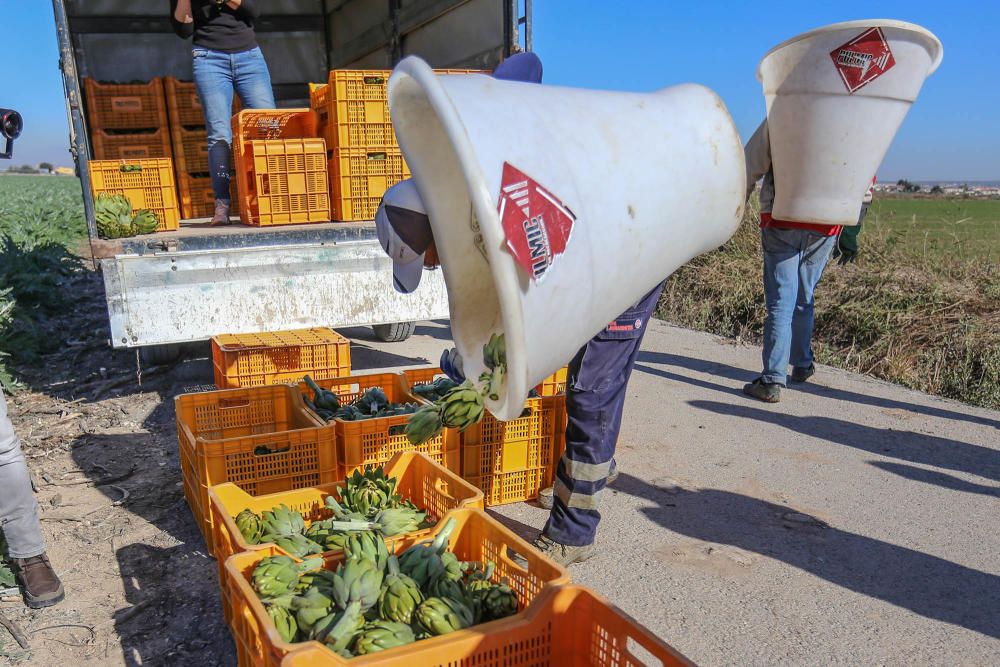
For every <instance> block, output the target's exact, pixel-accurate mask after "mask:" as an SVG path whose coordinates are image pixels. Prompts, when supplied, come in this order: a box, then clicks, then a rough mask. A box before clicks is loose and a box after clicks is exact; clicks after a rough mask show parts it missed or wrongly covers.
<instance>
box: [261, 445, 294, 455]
mask: <svg viewBox="0 0 1000 667" xmlns="http://www.w3.org/2000/svg"><path fill="white" fill-rule="evenodd" d="M290 451H292V446H291V445H289V446H288V447H282V448H281V449H271V448H270V447H268V446H267V445H257V446H256V447H254V449H253V454H254V456H270V455H271V454H287V453H288V452H290Z"/></svg>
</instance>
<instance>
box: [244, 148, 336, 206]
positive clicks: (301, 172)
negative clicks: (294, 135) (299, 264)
mask: <svg viewBox="0 0 1000 667" xmlns="http://www.w3.org/2000/svg"><path fill="white" fill-rule="evenodd" d="M245 148H246V150H247V156H246V159H247V160H248V161H249V162H250V163H251V164H252V166H251V174H250V178H249V179H248V182H249V183H250V188H251V190H250V191H249V192H248V193H245V194H243V205H244V206H246V207H249V211H246V210H245V211H244V216H243V220H244V222H247V224H252V225H260V226H265V225H287V224H296V223H303V222H328V221H329V220H330V193H329V176H328V175H327V171H326V168H327V165H326V142H325V141H323V140H322V139H272V140H258V141H250V142H247V144H246V146H245Z"/></svg>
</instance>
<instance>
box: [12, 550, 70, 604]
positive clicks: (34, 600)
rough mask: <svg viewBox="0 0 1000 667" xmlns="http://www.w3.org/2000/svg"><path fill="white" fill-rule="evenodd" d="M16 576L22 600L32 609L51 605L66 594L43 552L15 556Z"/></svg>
mask: <svg viewBox="0 0 1000 667" xmlns="http://www.w3.org/2000/svg"><path fill="white" fill-rule="evenodd" d="M13 560H14V566H15V568H17V578H18V579H19V580H20V581H21V586H22V588H23V589H24V602H25V603H26V604H27V605H28V606H29V607H31V608H32V609H41V608H42V607H51V606H52V605H54V604H56V603H58V602H60V601H62V599H63V598H64V597H66V594H65V593H64V592H63V585H62V582H61V581H59V577H57V576H56V573H55V570H53V569H52V563H50V562H49V557H48V556H46V555H45V554H40V555H38V556H32V557H31V558H15V559H13Z"/></svg>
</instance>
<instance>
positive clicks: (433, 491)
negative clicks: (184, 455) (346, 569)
mask: <svg viewBox="0 0 1000 667" xmlns="http://www.w3.org/2000/svg"><path fill="white" fill-rule="evenodd" d="M385 474H386V475H388V476H389V477H395V478H396V480H397V484H396V492H397V493H399V494H400V495H401V496H402V497H403V498H406V499H408V500H411V501H412V502H413V503H414V504H415V505H416V506H417V507H420V508H422V509H424V510H426V512H427V515H428V517H430V518H432V519H434V520H436V521H440V520H441V518H442V517H444V515H445V514H447V513H448V512H450V511H452V510H455V509H460V508H477V509H482V508H483V494H482V493H480V491H479V489H477V488H475V487H474V486H472V485H471V484H469V483H468V482H466V481H464V480H463V479H462V478H461V477H459V476H458V475H457V474H456V473H453V472H451V471H450V470H447V469H445V468H442V467H441V466H440V465H438V464H437V463H435V462H434V461H431V460H430V459H429V458H427V457H426V456H424V455H423V454H421V453H419V452H399V453H398V454H396V455H395V456H394V457H392V460H391V461H389V462H388V463H387V464H386V465H385ZM342 484H343V481H341V482H337V483H336V484H323V485H320V486H311V487H308V488H304V489H297V490H295V491H283V492H281V493H272V494H269V495H266V496H257V497H253V496H250V495H249V494H248V493H247V492H246V491H244V490H242V489H241V488H239V487H238V486H236V485H235V484H228V483H227V484H217V485H216V486H213V487H212V488H210V489H209V490H208V502H209V511H210V512H211V515H212V532H213V539H212V543H213V547H214V555H215V558H216V560H218V563H219V581H220V582H221V583H223V584H224V582H225V570H224V568H223V565H224V563H225V561H226V559H227V558H229V557H230V556H232V555H233V554H235V553H240V552H243V551H256V550H260V549H274V550H276V551H277V552H278V553H283V554H284V553H286V552H285V551H284V550H282V549H281V548H280V547H278V546H276V545H274V544H271V543H269V542H268V543H266V544H248V543H247V541H246V540H245V539H243V535H242V534H241V533H240V531H239V529H238V528H237V527H236V521H235V516H236V515H237V514H239V513H240V512H242V511H243V510H244V509H251V510H253V511H254V512H256V513H257V514H260V513H261V512H264V511H266V510H270V509H272V508H274V507H277V506H278V505H281V504H285V505H287V506H288V507H289V508H291V509H293V510H295V511H297V512H301V513H302V515H303V517H304V518H305V521H306V525H307V526H308V525H309V524H311V523H312V522H313V521H319V520H321V519H328V518H330V517H331V516H332V513H331V512H330V510H328V509H327V508H326V505H325V501H326V498H327V497H328V496H334V497H335V498H337V499H338V500H339V499H340V495H339V493H338V492H337V487H338V486H341V485H342ZM430 532H431V528H425V529H422V530H419V531H415V532H413V533H407V536H408V537H420V536H422V535H426V534H427V533H430ZM392 539H399V538H398V537H394V538H392ZM286 555H290V554H286ZM225 601H226V599H225V596H223V603H225ZM223 611H224V613H225V616H226V620H229V619H230V610H229V609H228V608H226V607H224V608H223Z"/></svg>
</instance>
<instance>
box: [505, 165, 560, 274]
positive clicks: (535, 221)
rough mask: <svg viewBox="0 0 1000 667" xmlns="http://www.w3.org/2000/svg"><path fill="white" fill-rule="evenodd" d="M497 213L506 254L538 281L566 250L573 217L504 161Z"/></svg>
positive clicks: (541, 188)
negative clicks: (504, 239) (504, 237)
mask: <svg viewBox="0 0 1000 667" xmlns="http://www.w3.org/2000/svg"><path fill="white" fill-rule="evenodd" d="M497 211H498V212H499V214H500V224H501V225H502V226H503V231H504V235H505V236H506V245H507V252H509V253H510V254H511V256H512V257H513V258H514V261H516V262H517V263H518V265H519V266H520V267H521V268H523V269H524V270H525V271H526V272H527V273H528V275H529V276H530V277H531V280H532V281H533V282H538V281H540V280H541V279H542V278H543V277H544V276H545V272H546V271H548V270H549V267H550V266H552V262H553V261H555V258H556V257H558V256H559V255H561V254H562V253H563V252H564V251H565V250H566V244H567V243H569V235H570V233H571V232H572V231H573V223H574V222H575V221H576V216H575V215H574V214H573V212H572V211H571V210H569V208H568V207H567V206H566V205H565V204H563V203H562V201H561V200H560V199H559V198H558V197H556V196H555V195H554V194H552V193H551V192H549V191H548V190H547V189H546V188H545V187H543V186H542V185H541V184H539V183H538V182H537V181H535V180H534V179H533V178H531V177H530V176H528V175H527V174H525V173H524V172H522V171H521V170H520V169H518V168H517V167H514V166H513V165H511V164H509V163H507V162H504V164H503V173H502V175H501V179H500V202H499V203H498V204H497Z"/></svg>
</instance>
